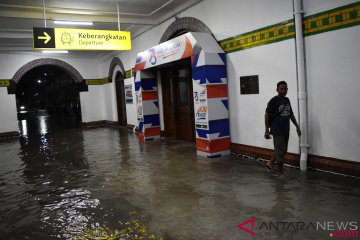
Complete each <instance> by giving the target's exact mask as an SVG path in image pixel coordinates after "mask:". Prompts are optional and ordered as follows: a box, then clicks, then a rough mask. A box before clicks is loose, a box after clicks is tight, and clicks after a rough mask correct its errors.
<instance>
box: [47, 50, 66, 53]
mask: <svg viewBox="0 0 360 240" xmlns="http://www.w3.org/2000/svg"><path fill="white" fill-rule="evenodd" d="M42 53H69V51H68V50H43V51H42Z"/></svg>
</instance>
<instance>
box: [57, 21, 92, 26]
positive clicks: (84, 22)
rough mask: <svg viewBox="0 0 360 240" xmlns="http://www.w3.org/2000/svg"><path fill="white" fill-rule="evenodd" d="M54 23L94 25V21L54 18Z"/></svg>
mask: <svg viewBox="0 0 360 240" xmlns="http://www.w3.org/2000/svg"><path fill="white" fill-rule="evenodd" d="M54 24H63V25H87V26H92V25H94V23H93V22H90V21H69V20H54Z"/></svg>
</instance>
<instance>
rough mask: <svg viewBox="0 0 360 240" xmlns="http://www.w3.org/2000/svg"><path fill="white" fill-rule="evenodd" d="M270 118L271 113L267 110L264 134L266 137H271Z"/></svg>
mask: <svg viewBox="0 0 360 240" xmlns="http://www.w3.org/2000/svg"><path fill="white" fill-rule="evenodd" d="M269 119H270V116H269V113H267V112H265V134H264V137H265V139H270V132H269V127H270V126H269Z"/></svg>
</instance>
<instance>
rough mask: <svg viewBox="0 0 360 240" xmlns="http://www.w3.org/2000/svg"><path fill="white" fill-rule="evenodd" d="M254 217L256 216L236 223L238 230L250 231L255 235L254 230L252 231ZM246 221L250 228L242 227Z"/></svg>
mask: <svg viewBox="0 0 360 240" xmlns="http://www.w3.org/2000/svg"><path fill="white" fill-rule="evenodd" d="M255 219H256V218H255V217H253V218H251V219H250V220H247V221H245V222H243V223H240V224H239V225H238V228H239V229H240V230H243V231H245V232H247V233H250V234H251V235H255V232H254V231H252V230H253V228H254V225H255ZM248 223H250V224H251V229H248V228H245V227H244V225H246V224H248Z"/></svg>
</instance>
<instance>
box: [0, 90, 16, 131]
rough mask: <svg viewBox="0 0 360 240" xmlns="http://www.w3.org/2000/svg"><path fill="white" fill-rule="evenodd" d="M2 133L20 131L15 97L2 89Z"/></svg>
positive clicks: (0, 115)
mask: <svg viewBox="0 0 360 240" xmlns="http://www.w3.org/2000/svg"><path fill="white" fill-rule="evenodd" d="M0 103H1V104H0V133H4V132H13V131H15V132H17V131H19V127H18V122H17V110H16V98H15V95H14V94H12V95H8V93H7V88H6V87H0Z"/></svg>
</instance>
